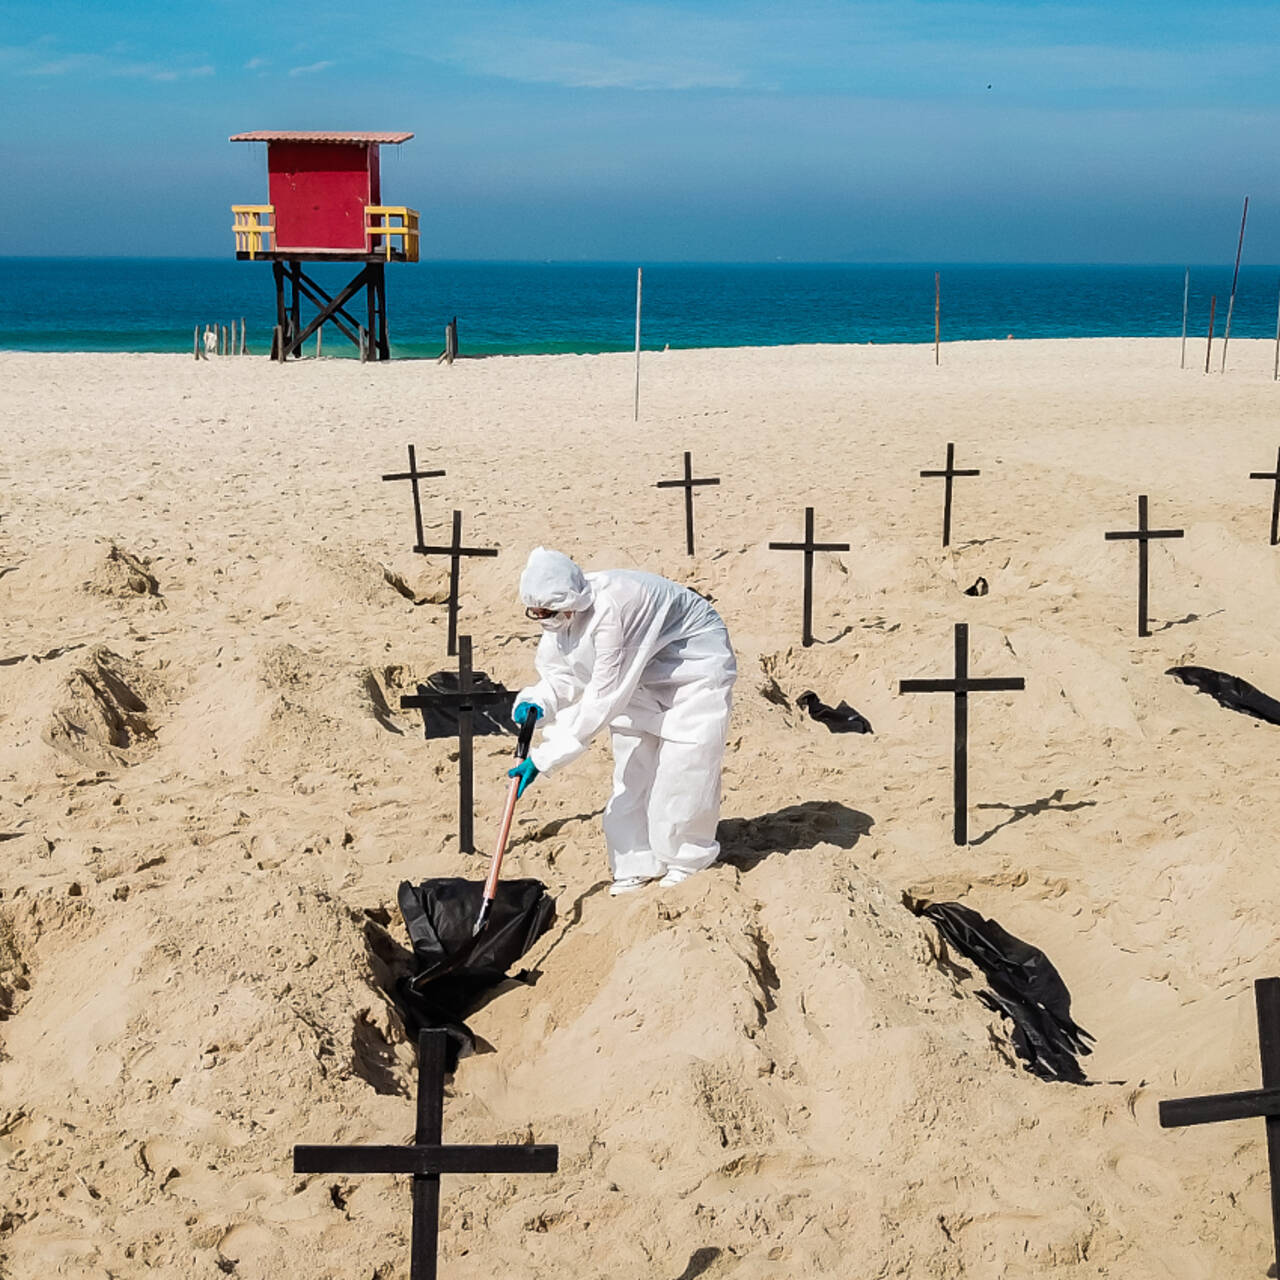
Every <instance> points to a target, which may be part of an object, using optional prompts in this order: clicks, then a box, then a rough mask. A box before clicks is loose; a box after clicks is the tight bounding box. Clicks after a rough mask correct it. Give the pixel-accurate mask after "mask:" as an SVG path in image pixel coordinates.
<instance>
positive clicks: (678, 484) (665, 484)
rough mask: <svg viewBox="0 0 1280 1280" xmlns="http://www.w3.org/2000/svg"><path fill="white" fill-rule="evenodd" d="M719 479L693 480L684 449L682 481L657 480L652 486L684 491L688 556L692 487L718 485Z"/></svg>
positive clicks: (691, 516) (686, 451)
mask: <svg viewBox="0 0 1280 1280" xmlns="http://www.w3.org/2000/svg"><path fill="white" fill-rule="evenodd" d="M719 483H720V480H719V477H716V478H714V479H711V480H695V479H694V478H693V461H692V455H691V454H690V453H689V451H688V450H687V449H686V450H685V454H684V479H683V480H659V481H658V483H657V484H656V485H655V486H654V488H656V489H683V490H684V540H685V545H686V546H687V547H688V550H689V554H690V555H693V487H694V485H699V484H719Z"/></svg>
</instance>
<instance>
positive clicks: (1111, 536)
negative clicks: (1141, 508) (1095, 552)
mask: <svg viewBox="0 0 1280 1280" xmlns="http://www.w3.org/2000/svg"><path fill="white" fill-rule="evenodd" d="M1185 532H1186V530H1184V529H1122V530H1117V531H1116V532H1114V533H1104V534H1103V535H1102V536H1103V538H1105V539H1106V540H1107V541H1108V542H1117V541H1120V540H1122V539H1125V538H1129V539H1133V538H1181V537H1182V535H1183V534H1184V533H1185Z"/></svg>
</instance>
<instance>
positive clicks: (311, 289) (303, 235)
mask: <svg viewBox="0 0 1280 1280" xmlns="http://www.w3.org/2000/svg"><path fill="white" fill-rule="evenodd" d="M412 137H413V134H411V133H327V132H302V133H299V132H280V131H274V130H258V131H256V132H253V133H237V134H235V135H234V136H233V137H232V138H231V139H230V141H232V142H265V143H266V144H267V181H268V187H267V191H268V199H269V201H270V203H269V204H233V205H232V206H231V213H232V216H233V227H232V230H233V231H234V232H235V237H236V257H237V258H238V259H239V260H240V261H241V262H257V261H265V262H270V263H271V269H272V272H273V274H274V276H275V284H276V336H275V339H274V341H273V342H272V350H271V355H272V358H273V359H275V360H287V359H289V357H290V356H297V355H299V354H300V353H301V349H302V344H303V343H304V342H305V341H306V340H307V339H308V338H309V337H311V335H312V334H314V333H316V332H317V331H318V330H319V329H320V328H321V327H322V326H323V325H324V324H326V323H329V324H333V325H334V326H335V327H336V328H337V329H339V330H340V331H341V332H342V333H343V334H344V335H345V336H346V337H347V338H349V339H350V340H351V341H352V342H353V343H355V344H356V346H357V347H359V348H360V356H361V359H368V360H389V359H390V358H391V346H390V343H389V342H388V339H387V285H386V266H387V263H388V262H417V261H418V212H417V210H416V209H407V208H404V207H403V206H400V205H384V204H383V203H382V179H381V173H380V170H379V164H378V148H379V147H381V146H383V145H387V144H398V143H401V142H408V140H409V139H410V138H412ZM304 262H358V263H360V264H361V266H360V270H359V271H358V272H357V273H356V275H355V276H354V277H353V279H352V280H351V282H350V283H349V284H347V285H346V287H345V288H343V289H341V290H339V291H338V292H337V293H336V294H333V295H332V296H330V295H329V294H328V293H327V292H326V291H325V290H324V289H322V288H321V287H320V286H319V285H318V284H317V283H316V282H315V281H314V280H313V279H311V277H310V276H308V275H307V274H306V272H305V271H303V269H302V264H303V263H304ZM362 289H363V290H364V293H365V314H364V316H363V318H358V316H359V311H360V307H359V302H358V295H359V293H360V291H361V290H362ZM303 298H306V299H307V301H308V303H310V304H311V305H312V306H314V307H315V309H316V314H315V315H314V316H313V317H312V318H311V319H310V320H309V321H308V322H307V324H306V325H305V326H304V325H303V324H302V316H301V308H302V299H303ZM353 302H354V306H355V311H356V314H355V315H353V314H352V311H351V310H350V309H349V304H353Z"/></svg>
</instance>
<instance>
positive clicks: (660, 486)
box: [654, 479, 720, 489]
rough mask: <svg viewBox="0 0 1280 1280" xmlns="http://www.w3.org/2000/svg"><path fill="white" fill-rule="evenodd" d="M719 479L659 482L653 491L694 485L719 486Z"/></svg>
mask: <svg viewBox="0 0 1280 1280" xmlns="http://www.w3.org/2000/svg"><path fill="white" fill-rule="evenodd" d="M719 483H720V481H719V479H714V480H659V481H658V482H657V484H655V485H654V488H655V489H684V488H687V487H688V486H689V485H694V484H719Z"/></svg>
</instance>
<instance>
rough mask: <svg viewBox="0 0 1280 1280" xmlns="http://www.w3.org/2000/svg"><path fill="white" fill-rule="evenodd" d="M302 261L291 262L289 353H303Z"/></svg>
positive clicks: (296, 354)
mask: <svg viewBox="0 0 1280 1280" xmlns="http://www.w3.org/2000/svg"><path fill="white" fill-rule="evenodd" d="M301 276H302V263H301V262H291V263H289V278H290V280H291V281H292V282H293V294H292V297H291V298H290V300H289V343H288V347H289V354H290V355H291V356H300V355H301V354H302V337H301V335H302V284H301Z"/></svg>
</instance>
